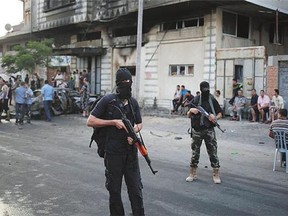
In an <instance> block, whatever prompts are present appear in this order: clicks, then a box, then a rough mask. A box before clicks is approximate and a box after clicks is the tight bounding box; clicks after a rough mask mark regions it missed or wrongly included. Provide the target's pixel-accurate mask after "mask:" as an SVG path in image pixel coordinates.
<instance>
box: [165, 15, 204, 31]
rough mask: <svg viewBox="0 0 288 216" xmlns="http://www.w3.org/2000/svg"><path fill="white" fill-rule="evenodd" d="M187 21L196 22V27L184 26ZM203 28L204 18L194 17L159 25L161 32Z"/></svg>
mask: <svg viewBox="0 0 288 216" xmlns="http://www.w3.org/2000/svg"><path fill="white" fill-rule="evenodd" d="M189 21H196V22H197V24H196V25H191V26H186V25H185V24H186V23H187V22H189ZM201 26H204V17H196V18H191V19H184V20H177V21H170V22H165V23H162V24H161V27H160V29H161V31H169V30H177V29H186V28H195V27H196V28H197V27H201Z"/></svg>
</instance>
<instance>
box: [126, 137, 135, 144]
mask: <svg viewBox="0 0 288 216" xmlns="http://www.w3.org/2000/svg"><path fill="white" fill-rule="evenodd" d="M127 141H128V144H129V145H132V144H133V141H134V140H133V138H131V137H127Z"/></svg>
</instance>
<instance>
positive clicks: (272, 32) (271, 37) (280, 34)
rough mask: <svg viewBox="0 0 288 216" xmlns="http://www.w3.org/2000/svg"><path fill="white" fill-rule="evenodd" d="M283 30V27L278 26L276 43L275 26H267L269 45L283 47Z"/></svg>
mask: <svg viewBox="0 0 288 216" xmlns="http://www.w3.org/2000/svg"><path fill="white" fill-rule="evenodd" d="M284 29H285V27H284V26H283V25H279V26H278V41H277V34H276V24H275V23H272V24H270V26H269V43H273V44H277V45H283V43H284Z"/></svg>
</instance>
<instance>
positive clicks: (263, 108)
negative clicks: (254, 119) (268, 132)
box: [257, 90, 270, 123]
mask: <svg viewBox="0 0 288 216" xmlns="http://www.w3.org/2000/svg"><path fill="white" fill-rule="evenodd" d="M257 104H258V105H257V106H258V110H259V112H260V114H261V118H262V123H265V119H266V113H268V112H269V105H270V98H269V97H268V95H265V92H264V90H261V91H260V96H259V97H258V100H257Z"/></svg>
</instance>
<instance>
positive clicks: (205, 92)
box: [200, 81, 210, 100]
mask: <svg viewBox="0 0 288 216" xmlns="http://www.w3.org/2000/svg"><path fill="white" fill-rule="evenodd" d="M200 91H201V97H202V99H203V100H208V98H209V95H210V86H209V83H208V82H206V81H203V82H201V83H200Z"/></svg>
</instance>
